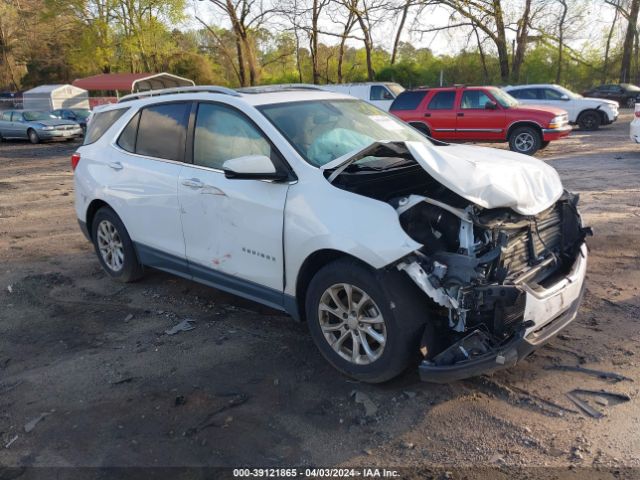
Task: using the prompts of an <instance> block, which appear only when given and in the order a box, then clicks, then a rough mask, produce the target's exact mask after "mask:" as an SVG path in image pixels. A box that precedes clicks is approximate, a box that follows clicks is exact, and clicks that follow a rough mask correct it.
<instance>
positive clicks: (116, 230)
mask: <svg viewBox="0 0 640 480" xmlns="http://www.w3.org/2000/svg"><path fill="white" fill-rule="evenodd" d="M91 238H92V240H93V246H94V248H95V251H96V255H98V260H99V261H100V265H102V268H103V269H104V271H105V272H107V273H108V274H109V276H111V278H113V279H114V280H117V281H119V282H123V283H128V282H133V281H135V280H138V279H139V278H140V277H142V274H143V269H142V265H141V264H140V261H139V260H138V255H137V254H136V251H135V249H134V247H133V242H132V241H131V238H130V237H129V233H128V232H127V229H126V228H125V226H124V224H123V223H122V220H120V217H118V215H116V213H115V212H114V211H113V210H111V209H110V208H108V207H102V208H101V209H100V210H98V211H97V212H96V215H95V217H93V223H92V227H91Z"/></svg>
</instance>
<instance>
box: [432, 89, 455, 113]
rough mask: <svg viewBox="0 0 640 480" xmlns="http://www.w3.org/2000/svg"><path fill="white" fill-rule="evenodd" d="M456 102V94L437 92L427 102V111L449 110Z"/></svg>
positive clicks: (452, 92)
mask: <svg viewBox="0 0 640 480" xmlns="http://www.w3.org/2000/svg"><path fill="white" fill-rule="evenodd" d="M455 100H456V92H454V91H448V92H438V93H436V94H435V95H434V96H433V98H432V99H431V101H430V102H429V106H428V107H427V109H428V110H451V109H453V104H454V102H455Z"/></svg>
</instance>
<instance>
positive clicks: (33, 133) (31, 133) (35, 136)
mask: <svg viewBox="0 0 640 480" xmlns="http://www.w3.org/2000/svg"><path fill="white" fill-rule="evenodd" d="M27 135H28V136H29V141H30V142H31V143H33V144H34V145H35V144H36V143H40V137H39V136H38V134H37V133H36V131H35V130H34V129H32V128H30V129H29V130H28V131H27Z"/></svg>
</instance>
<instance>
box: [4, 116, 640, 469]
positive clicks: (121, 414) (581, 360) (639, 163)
mask: <svg viewBox="0 0 640 480" xmlns="http://www.w3.org/2000/svg"><path fill="white" fill-rule="evenodd" d="M630 119H631V114H629V113H626V114H623V115H622V116H621V118H620V119H619V121H618V122H617V123H616V124H614V125H613V126H610V127H605V128H603V129H601V130H600V131H598V132H593V133H582V132H579V131H578V132H575V133H574V134H573V135H572V136H571V137H570V138H569V139H566V140H563V141H559V142H555V143H552V144H551V145H550V146H549V147H548V148H547V149H546V150H545V151H544V152H542V153H541V155H540V157H541V158H543V159H544V160H546V161H548V162H549V163H550V164H551V165H553V166H554V167H555V168H556V169H558V171H559V172H560V174H561V176H562V178H563V181H564V183H565V186H566V187H567V188H569V189H571V190H574V191H577V192H580V194H581V199H582V207H581V210H582V212H583V214H584V217H585V219H586V222H587V223H588V224H589V225H591V226H592V227H593V229H594V231H595V236H594V237H593V238H592V239H591V240H590V242H589V244H590V247H591V258H590V266H589V274H588V292H587V296H586V299H585V302H584V305H583V307H582V309H581V311H580V313H579V316H578V318H577V320H576V321H575V322H574V323H573V324H572V325H571V326H570V327H569V328H567V329H566V330H565V331H564V332H563V333H562V334H561V335H560V336H559V337H557V338H555V339H554V340H553V341H551V342H550V343H549V344H548V345H547V346H545V347H543V348H542V349H540V350H539V351H537V352H536V353H535V354H533V355H532V356H530V357H529V358H528V359H527V360H526V361H524V362H522V363H521V364H520V365H518V366H516V367H515V368H512V369H510V370H508V371H503V372H500V373H497V374H495V375H493V376H491V377H481V378H476V379H472V380H468V381H461V382H457V383H453V384H450V385H431V384H425V383H421V382H420V381H419V379H418V376H417V373H416V372H415V371H413V370H412V371H408V372H407V373H406V374H404V375H403V376H401V377H400V378H398V379H396V380H394V381H392V382H389V383H387V384H384V385H378V386H371V385H364V384H359V383H355V382H353V381H351V380H349V379H347V378H345V377H342V376H341V375H339V374H338V373H336V372H335V371H333V369H332V368H331V367H329V366H328V365H327V364H326V363H325V362H324V361H323V359H322V358H321V356H320V354H319V353H318V352H317V351H316V349H315V347H314V345H313V344H312V342H311V339H310V337H309V335H308V333H307V330H306V327H305V325H302V324H298V323H295V322H294V321H293V320H291V319H289V318H288V317H285V316H282V315H281V314H279V313H278V312H274V311H272V310H269V309H267V308H265V307H261V306H259V305H256V304H254V303H251V302H248V301H245V300H242V299H240V298H237V297H234V296H232V295H227V294H225V293H222V292H219V291H216V290H214V289H210V288H207V287H203V286H201V285H198V284H196V283H193V282H190V281H186V280H182V279H179V278H176V277H173V276H170V275H168V274H164V273H161V272H157V271H151V272H149V274H148V275H147V276H146V277H145V278H144V279H143V280H142V281H140V282H138V283H135V284H130V285H121V284H116V283H113V282H112V281H110V280H109V279H108V278H107V277H106V275H105V274H104V273H103V272H102V271H101V269H100V267H99V265H98V262H97V260H96V259H95V257H94V253H93V250H92V247H91V245H90V244H89V243H87V242H86V240H85V239H84V237H83V236H82V235H81V233H80V231H79V229H78V228H77V224H76V219H75V213H74V210H73V192H72V178H73V177H72V173H71V172H70V168H69V157H70V155H71V153H72V152H73V150H74V148H75V147H76V144H69V143H55V144H45V145H35V146H34V145H30V144H28V143H20V142H11V143H2V144H0V467H2V466H3V465H4V466H58V467H66V466H87V467H114V466H117V467H130V466H139V467H149V466H230V467H237V466H248V465H250V466H256V467H275V466H299V465H318V466H362V467H374V466H379V467H385V466H386V467H390V466H396V467H400V466H409V467H414V470H412V471H406V472H405V473H403V475H404V476H405V477H407V478H425V477H428V476H430V475H436V474H439V473H438V472H441V473H442V472H445V470H449V471H451V472H453V473H451V474H449V473H443V475H444V476H449V477H453V478H455V477H456V475H460V476H466V478H509V477H510V476H512V475H513V473H514V472H518V473H519V474H521V475H530V476H532V477H540V476H548V477H550V478H551V477H554V478H557V477H558V476H562V477H566V476H573V478H621V477H620V475H621V473H620V472H621V469H625V468H627V467H629V468H633V467H635V468H636V470H622V472H624V473H623V475H636V474H638V473H639V472H640V434H638V432H640V408H639V406H638V382H640V364H639V358H640V357H639V356H640V348H639V342H638V341H639V340H640V333H639V332H640V330H639V328H638V314H639V313H640V299H639V297H638V287H639V286H640V268H639V266H640V258H639V257H638V251H639V247H640V236H639V234H638V227H640V218H639V217H640V146H637V145H634V144H631V143H630V142H629V140H628V130H629V129H628V124H629V121H630ZM184 319H193V320H195V324H194V325H195V327H196V328H195V329H194V330H191V331H188V332H182V333H180V334H178V335H175V336H167V335H165V334H164V331H165V330H166V329H168V328H170V327H171V326H173V325H175V324H177V323H178V322H180V321H182V320H184ZM558 365H571V366H581V367H585V368H592V369H598V370H605V371H612V372H617V373H618V374H620V375H623V376H624V377H628V378H629V380H622V381H617V382H616V381H613V380H606V379H602V378H597V377H593V376H590V375H587V374H585V373H582V372H573V371H563V370H557V369H554V367H555V366H558ZM576 388H583V389H593V390H600V389H605V390H607V391H611V392H617V393H622V394H626V395H629V397H630V400H629V401H618V400H614V399H609V400H607V399H605V398H596V399H595V402H593V403H592V405H593V406H595V407H596V408H598V409H599V410H600V411H602V412H603V413H604V417H603V418H600V419H594V418H591V417H588V416H585V415H583V414H581V413H579V412H577V410H576V407H575V405H573V404H572V403H571V402H570V401H569V400H568V399H567V397H566V396H565V394H566V393H567V392H569V391H571V390H573V389H576ZM354 392H357V393H358V395H357V397H358V398H359V399H361V398H362V397H363V396H364V397H368V399H369V400H370V401H371V402H373V404H374V406H373V407H371V406H370V411H369V412H368V413H369V414H368V415H367V412H366V411H365V409H364V407H363V405H362V404H361V403H357V402H356V401H355V399H354V395H353V393H354ZM604 404H606V405H604ZM38 419H39V421H36V420H38ZM27 430H29V431H27ZM480 467H485V470H478V468H480ZM532 467H547V468H546V469H542V468H537V469H533V468H532ZM471 468H474V470H470V469H471ZM465 469H467V470H465ZM496 469H500V471H498V470H496ZM0 477H2V470H1V468H0ZM2 478H5V477H2ZM624 478H627V477H624Z"/></svg>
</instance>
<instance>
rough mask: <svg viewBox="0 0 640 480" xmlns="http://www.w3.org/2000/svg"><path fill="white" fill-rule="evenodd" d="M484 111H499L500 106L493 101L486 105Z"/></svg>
mask: <svg viewBox="0 0 640 480" xmlns="http://www.w3.org/2000/svg"><path fill="white" fill-rule="evenodd" d="M484 109H485V110H497V109H498V104H497V103H496V102H494V101H492V100H489V101H488V102H487V103H485V104H484Z"/></svg>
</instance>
